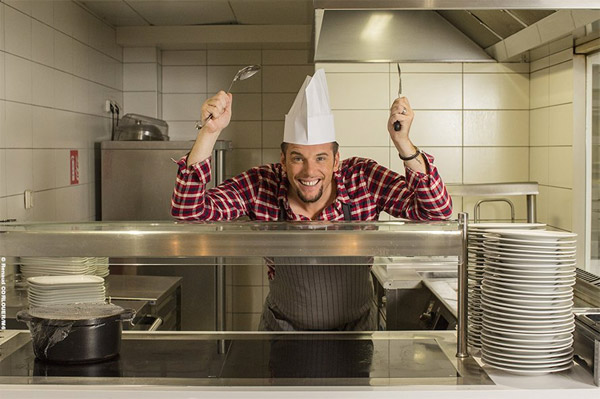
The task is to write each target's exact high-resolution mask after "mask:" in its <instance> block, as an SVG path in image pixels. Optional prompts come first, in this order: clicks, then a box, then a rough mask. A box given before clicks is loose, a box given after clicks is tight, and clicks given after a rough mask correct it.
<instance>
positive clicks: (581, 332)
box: [573, 308, 600, 386]
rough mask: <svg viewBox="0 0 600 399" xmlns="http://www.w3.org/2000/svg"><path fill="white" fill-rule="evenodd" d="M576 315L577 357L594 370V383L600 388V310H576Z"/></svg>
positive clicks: (575, 340) (575, 339)
mask: <svg viewBox="0 0 600 399" xmlns="http://www.w3.org/2000/svg"><path fill="white" fill-rule="evenodd" d="M574 313H575V332H574V333H573V338H574V343H573V346H574V348H575V355H576V356H578V357H579V358H580V359H582V360H583V361H585V363H586V364H587V365H588V366H589V367H590V368H591V369H592V370H593V373H594V383H595V384H596V385H598V386H600V308H597V309H594V308H592V309H586V310H582V311H577V310H576V311H575V312H574Z"/></svg>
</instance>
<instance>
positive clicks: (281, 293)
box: [259, 204, 377, 331]
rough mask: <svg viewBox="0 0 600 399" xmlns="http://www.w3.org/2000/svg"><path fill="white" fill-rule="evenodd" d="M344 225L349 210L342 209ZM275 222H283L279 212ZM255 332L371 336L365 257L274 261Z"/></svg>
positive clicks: (371, 311) (370, 297)
mask: <svg viewBox="0 0 600 399" xmlns="http://www.w3.org/2000/svg"><path fill="white" fill-rule="evenodd" d="M342 206H343V210H344V219H345V220H346V221H349V220H351V218H350V214H351V213H350V208H349V206H348V205H347V204H342ZM279 220H285V212H284V211H283V209H281V210H280V212H279ZM267 262H272V263H273V265H274V266H275V276H274V278H273V280H270V282H269V287H270V290H269V295H267V298H266V299H265V304H264V307H263V313H262V316H261V320H260V326H259V329H260V330H267V331H302V330H304V331H306V330H320V331H323V330H340V331H372V330H375V329H376V328H377V310H376V307H375V303H374V301H373V282H372V279H371V271H370V267H369V266H368V265H371V263H372V258H370V257H353V256H348V257H345V256H340V257H321V258H314V257H276V258H268V259H267Z"/></svg>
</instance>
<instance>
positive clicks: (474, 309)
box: [467, 223, 546, 350]
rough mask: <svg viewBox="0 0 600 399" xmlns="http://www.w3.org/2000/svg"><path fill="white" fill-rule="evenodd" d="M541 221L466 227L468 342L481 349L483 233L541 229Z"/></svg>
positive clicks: (542, 226)
mask: <svg viewBox="0 0 600 399" xmlns="http://www.w3.org/2000/svg"><path fill="white" fill-rule="evenodd" d="M544 227H546V225H545V224H543V223H470V224H469V228H468V255H469V257H468V261H467V263H468V279H469V290H468V302H469V303H468V312H467V314H468V319H467V321H468V331H469V335H468V344H469V346H470V347H471V348H472V349H475V350H479V349H481V331H482V327H483V318H482V309H481V283H482V280H483V273H484V267H485V248H484V240H485V237H484V235H485V234H486V233H487V232H488V231H489V230H490V229H511V230H512V229H543V228H544Z"/></svg>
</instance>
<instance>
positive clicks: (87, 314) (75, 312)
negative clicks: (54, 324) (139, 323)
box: [29, 302, 125, 320]
mask: <svg viewBox="0 0 600 399" xmlns="http://www.w3.org/2000/svg"><path fill="white" fill-rule="evenodd" d="M124 311H125V310H124V309H123V308H122V307H120V306H117V305H113V304H112V303H103V302H100V303H71V304H56V305H51V306H36V307H31V308H29V315H30V316H31V317H37V318H41V319H50V320H89V319H100V318H103V317H111V316H117V315H120V314H122V313H123V312H124Z"/></svg>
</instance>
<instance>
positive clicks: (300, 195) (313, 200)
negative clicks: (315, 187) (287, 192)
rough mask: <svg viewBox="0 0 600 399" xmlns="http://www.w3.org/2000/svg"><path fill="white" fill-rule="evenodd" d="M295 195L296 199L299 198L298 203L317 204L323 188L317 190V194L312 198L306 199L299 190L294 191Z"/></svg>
mask: <svg viewBox="0 0 600 399" xmlns="http://www.w3.org/2000/svg"><path fill="white" fill-rule="evenodd" d="M296 194H298V198H300V201H302V202H304V203H307V204H311V203H313V202H317V201H318V200H320V199H321V197H322V196H323V187H321V188H320V189H319V192H318V193H317V195H315V196H314V197H313V198H306V197H305V196H304V195H303V194H302V191H300V189H296Z"/></svg>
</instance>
